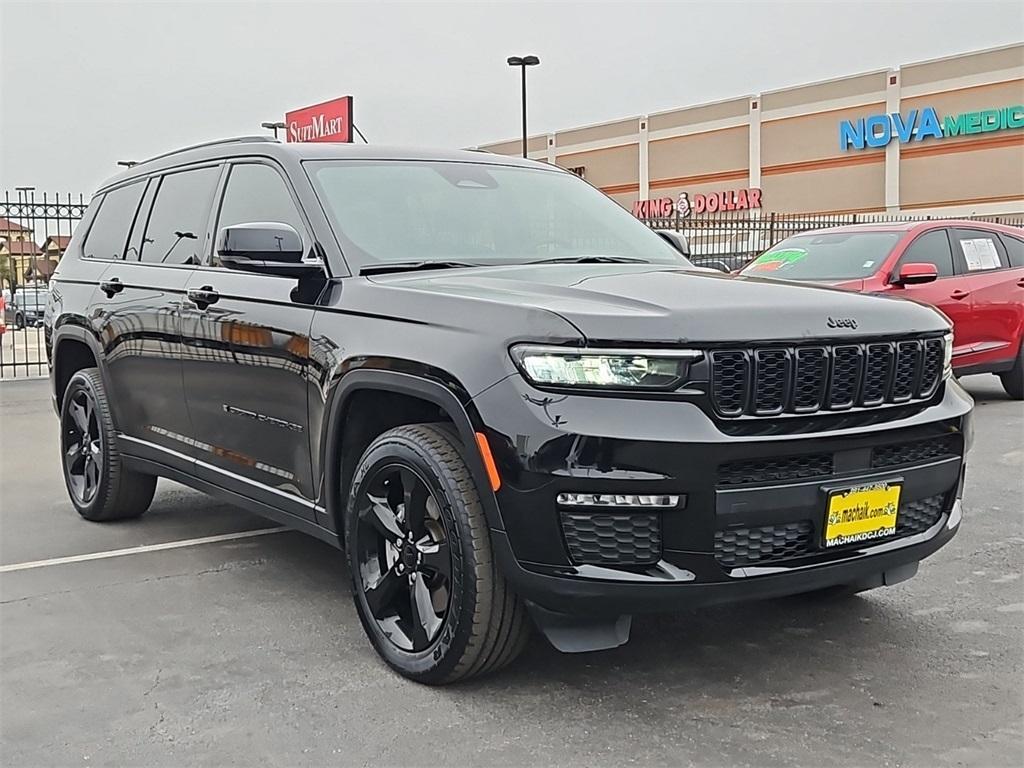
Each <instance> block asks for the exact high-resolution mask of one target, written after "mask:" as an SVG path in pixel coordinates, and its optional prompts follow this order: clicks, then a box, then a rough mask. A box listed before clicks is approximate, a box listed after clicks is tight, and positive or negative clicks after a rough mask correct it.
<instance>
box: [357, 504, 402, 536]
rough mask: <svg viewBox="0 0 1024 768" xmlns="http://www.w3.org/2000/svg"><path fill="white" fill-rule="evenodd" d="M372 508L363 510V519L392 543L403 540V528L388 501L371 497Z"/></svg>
mask: <svg viewBox="0 0 1024 768" xmlns="http://www.w3.org/2000/svg"><path fill="white" fill-rule="evenodd" d="M367 498H368V499H369V500H370V506H369V507H368V508H366V509H364V510H363V518H364V519H366V520H367V521H369V522H370V523H371V524H372V525H373V527H374V528H375V529H376V530H377V532H378V533H379V534H380V535H381V536H383V537H384V538H385V539H387V540H388V541H391V542H395V541H400V540H401V539H402V538H403V535H402V528H401V526H399V524H398V520H397V519H396V518H395V513H394V512H393V511H392V510H391V507H390V506H388V500H387V499H385V498H382V497H380V496H370V495H369V494H367Z"/></svg>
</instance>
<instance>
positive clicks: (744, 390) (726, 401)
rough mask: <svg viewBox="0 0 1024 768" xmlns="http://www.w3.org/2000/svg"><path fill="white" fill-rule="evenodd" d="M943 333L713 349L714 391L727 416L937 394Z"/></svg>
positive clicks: (840, 407)
mask: <svg viewBox="0 0 1024 768" xmlns="http://www.w3.org/2000/svg"><path fill="white" fill-rule="evenodd" d="M942 344H943V340H942V339H941V338H931V339H908V340H905V341H890V342H871V343H866V344H837V345H828V346H823V345H816V346H801V347H785V346H778V347H764V348H758V349H720V350H713V351H712V352H710V354H709V357H710V359H711V397H712V402H713V403H714V407H715V410H716V411H718V413H719V414H721V415H722V416H742V415H745V414H746V415H753V416H775V415H778V414H781V413H797V414H801V413H814V412H816V411H842V410H845V409H847V408H853V407H855V406H857V407H868V408H870V407H874V406H878V405H883V404H886V403H906V402H910V401H912V400H922V399H925V398H928V397H931V396H932V395H933V394H934V393H935V390H936V389H937V388H938V386H939V383H940V381H941V379H942V358H943V355H942Z"/></svg>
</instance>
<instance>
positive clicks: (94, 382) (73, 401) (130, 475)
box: [60, 368, 156, 522]
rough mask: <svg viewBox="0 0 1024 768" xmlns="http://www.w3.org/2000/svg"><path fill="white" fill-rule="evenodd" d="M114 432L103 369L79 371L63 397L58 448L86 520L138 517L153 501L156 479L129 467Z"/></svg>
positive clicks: (67, 482)
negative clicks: (101, 370)
mask: <svg viewBox="0 0 1024 768" xmlns="http://www.w3.org/2000/svg"><path fill="white" fill-rule="evenodd" d="M115 436H116V433H115V430H114V422H113V419H112V418H111V415H110V406H109V404H108V403H107V395H106V392H105V391H104V389H103V381H102V380H101V379H100V373H99V371H98V370H97V369H95V368H84V369H82V370H80V371H78V372H77V373H75V374H74V375H73V376H72V377H71V381H69V382H68V386H67V389H66V390H65V392H64V398H63V400H62V401H61V409H60V451H61V464H62V466H63V468H64V483H65V485H66V486H67V489H68V495H69V496H70V497H71V503H72V504H74V505H75V509H77V510H78V514H80V515H81V516H82V517H84V518H85V519H86V520H92V521H95V522H104V521H108V520H124V519H125V518H130V517H138V516H139V515H141V514H142V513H143V512H145V511H146V510H147V509H149V505H150V503H151V502H152V501H153V493H154V491H155V490H156V477H154V476H153V475H143V474H139V473H138V472H132V471H130V470H128V469H126V468H125V467H124V464H123V459H122V458H121V454H120V452H119V451H118V450H117V444H116V442H115Z"/></svg>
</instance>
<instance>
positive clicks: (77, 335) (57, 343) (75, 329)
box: [50, 318, 110, 408]
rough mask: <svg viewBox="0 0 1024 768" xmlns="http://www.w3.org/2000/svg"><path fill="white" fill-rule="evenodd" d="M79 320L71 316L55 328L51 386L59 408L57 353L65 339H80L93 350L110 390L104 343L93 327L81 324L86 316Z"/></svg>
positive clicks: (54, 399)
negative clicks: (98, 337)
mask: <svg viewBox="0 0 1024 768" xmlns="http://www.w3.org/2000/svg"><path fill="white" fill-rule="evenodd" d="M78 320H79V322H74V321H73V320H72V319H71V318H65V319H64V320H63V322H62V323H61V324H60V325H59V326H57V327H56V328H54V330H53V337H52V346H51V349H52V350H53V351H52V353H51V355H52V359H51V361H50V363H51V364H50V388H51V390H52V394H53V401H54V405H55V406H57V407H58V408H59V403H58V402H57V398H58V393H57V353H58V351H59V350H60V347H61V344H63V343H64V342H65V341H78V342H81V343H83V344H85V346H87V347H89V350H90V351H91V352H92V356H93V358H95V360H96V367H97V368H98V369H99V372H100V377H101V379H102V380H103V386H104V387H106V388H107V390H108V391H109V389H110V387H109V382H108V381H107V366H106V365H105V356H104V352H103V345H102V344H100V340H99V339H97V338H96V335H95V334H94V333H93V332H92V330H91V328H88V327H85V326H83V325H81V323H84V322H85V320H84V318H79V319H78Z"/></svg>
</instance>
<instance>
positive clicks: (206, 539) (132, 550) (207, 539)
mask: <svg viewBox="0 0 1024 768" xmlns="http://www.w3.org/2000/svg"><path fill="white" fill-rule="evenodd" d="M287 530H290V529H289V528H288V527H286V526H283V525H282V526H278V527H277V528H258V529H256V530H255V531H239V532H238V533H221V534H218V535H217V536H203V537H201V538H198V539H181V540H180V541H168V542H164V543H163V544H146V545H143V546H141V547H128V548H127V549H110V550H107V551H106V552H91V553H89V554H87V555H71V556H69V557H55V558H53V559H52V560H32V561H30V562H27V563H11V564H10V565H0V573H10V572H11V571H27V570H29V569H30V568H47V567H49V566H51V565H66V564H68V563H82V562H85V561H87V560H107V559H108V558H111V557H124V556H125V555H141V554H142V553H144V552H160V551H161V550H164V549H181V548H182V547H194V546H196V545H198V544H215V543H217V542H219V541H233V540H235V539H249V538H252V537H253V536H266V535H267V534H268V533H281V531H287Z"/></svg>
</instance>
